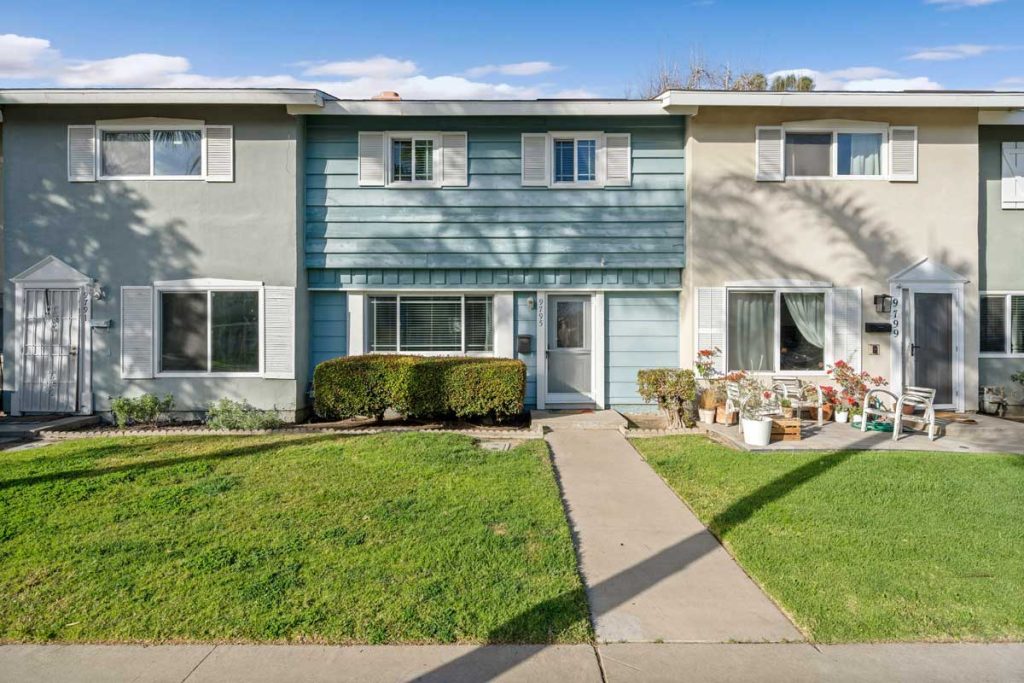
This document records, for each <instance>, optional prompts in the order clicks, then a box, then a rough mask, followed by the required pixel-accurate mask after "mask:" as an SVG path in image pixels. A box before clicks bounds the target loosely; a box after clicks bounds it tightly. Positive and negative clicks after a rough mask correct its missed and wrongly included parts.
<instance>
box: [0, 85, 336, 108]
mask: <svg viewBox="0 0 1024 683" xmlns="http://www.w3.org/2000/svg"><path fill="white" fill-rule="evenodd" d="M326 99H331V97H330V95H327V94H326V93H323V92H321V91H319V90H313V89H303V88H22V89H14V88H12V89H0V105H4V104H8V105H10V104H99V105H102V104H261V105H262V104H267V105H284V106H289V105H303V106H309V107H322V106H323V104H324V101H325V100H326Z"/></svg>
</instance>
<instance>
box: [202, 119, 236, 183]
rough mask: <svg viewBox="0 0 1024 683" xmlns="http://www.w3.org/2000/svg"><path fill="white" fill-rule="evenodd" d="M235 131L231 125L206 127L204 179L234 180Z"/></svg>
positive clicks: (227, 181) (215, 180) (213, 181)
mask: <svg viewBox="0 0 1024 683" xmlns="http://www.w3.org/2000/svg"><path fill="white" fill-rule="evenodd" d="M234 138H235V131H234V128H233V127H232V126H207V127H206V180H207V182H211V183H230V182H234V180H235V140H234Z"/></svg>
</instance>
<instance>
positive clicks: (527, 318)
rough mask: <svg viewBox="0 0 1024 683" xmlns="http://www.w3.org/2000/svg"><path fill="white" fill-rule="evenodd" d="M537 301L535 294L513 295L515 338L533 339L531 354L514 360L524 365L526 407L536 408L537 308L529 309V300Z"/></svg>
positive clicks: (519, 356)
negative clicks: (526, 337)
mask: <svg viewBox="0 0 1024 683" xmlns="http://www.w3.org/2000/svg"><path fill="white" fill-rule="evenodd" d="M531 298H532V299H533V300H534V302H536V301H537V292H516V293H515V309H514V314H515V327H514V329H515V333H516V337H518V336H519V335H521V334H528V335H530V336H531V337H533V352H532V353H519V352H518V350H517V351H516V358H518V359H519V360H521V361H523V362H524V363H526V407H527V408H536V407H537V345H538V344H539V343H540V342H539V341H538V340H537V307H536V303H535V305H534V307H533V308H530V305H529V303H528V302H529V300H530V299H531Z"/></svg>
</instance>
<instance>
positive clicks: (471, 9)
mask: <svg viewBox="0 0 1024 683" xmlns="http://www.w3.org/2000/svg"><path fill="white" fill-rule="evenodd" d="M1022 26H1024V0H890V1H889V2H866V1H865V2H856V3H855V2H838V1H831V2H830V1H826V0H821V1H819V2H788V1H770V2H764V1H763V0H761V1H759V2H757V1H741V0H676V1H675V2H638V1H634V2H621V1H620V2H607V3H602V2H596V1H595V2H554V1H552V0H548V1H547V2H534V1H532V0H520V1H518V2H508V3H505V2H490V3H489V2H480V1H479V0H478V1H476V2H464V1H462V0H448V1H447V2H443V3H432V2H418V3H411V2H408V3H407V2H399V1H397V0H392V1H391V2H387V3H383V2H366V1H365V0H364V1H363V2H327V1H323V0H321V1H320V2H307V1H305V0H290V2H279V1H278V2H268V1H264V0H249V1H248V2H214V3H210V2H204V3H198V2H196V3H193V2H188V1H180V0H179V1H178V2H174V3H162V2H147V3H138V2H99V1H94V2H89V3H85V2H81V1H80V0H79V1H72V0H47V1H46V2H40V1H38V0H37V1H36V2H25V1H24V0H18V1H17V2H11V1H10V0H3V1H2V2H0V87H38V86H64V87H101V86H109V87H143V86H147V87H221V86H226V87H230V86H248V87H320V88H323V89H325V90H327V91H328V92H331V93H332V94H335V95H337V96H340V97H368V96H371V95H373V94H375V93H376V92H378V91H380V90H384V89H389V90H397V91H399V92H400V93H401V94H402V95H403V96H404V97H407V98H413V97H451V98H465V97H473V98H490V97H508V98H515V97H528V98H529V97H559V96H563V97H564V96H602V97H621V96H623V95H624V94H625V93H626V92H627V88H628V87H629V86H630V85H634V86H635V85H636V84H638V83H640V82H641V81H642V80H643V78H644V76H645V74H647V73H649V72H650V70H651V69H652V68H653V67H654V66H655V65H656V64H658V63H659V61H666V60H667V61H677V62H680V63H682V64H684V65H685V64H686V63H687V62H688V61H689V58H690V55H691V54H693V53H694V52H699V53H701V54H703V55H704V56H705V58H706V59H707V60H708V61H710V62H713V63H728V64H730V65H731V66H732V67H733V68H734V69H738V70H744V69H755V70H760V71H764V72H766V73H773V72H780V71H791V70H797V71H800V72H805V71H806V72H808V73H811V75H813V76H815V78H816V80H817V82H818V88H819V89H868V90H872V89H904V88H910V89H930V88H940V87H941V88H949V89H969V88H977V89H1014V90H1024V37H1022V35H1021V31H1020V29H1021V27H1022Z"/></svg>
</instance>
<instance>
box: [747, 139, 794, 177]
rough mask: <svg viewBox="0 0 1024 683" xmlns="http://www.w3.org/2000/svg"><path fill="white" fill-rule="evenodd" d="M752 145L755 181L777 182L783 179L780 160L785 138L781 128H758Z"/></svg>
mask: <svg viewBox="0 0 1024 683" xmlns="http://www.w3.org/2000/svg"><path fill="white" fill-rule="evenodd" d="M755 137H756V142H755V144H754V147H755V148H756V149H755V155H756V156H757V179H758V180H767V181H779V180H784V179H785V177H786V176H785V167H784V164H783V160H782V151H783V148H784V146H785V145H784V142H785V136H784V135H783V133H782V126H758V127H757V129H756V135H755Z"/></svg>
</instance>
